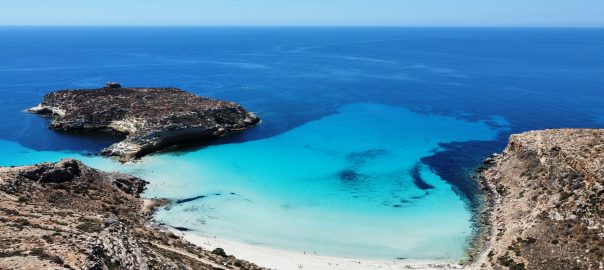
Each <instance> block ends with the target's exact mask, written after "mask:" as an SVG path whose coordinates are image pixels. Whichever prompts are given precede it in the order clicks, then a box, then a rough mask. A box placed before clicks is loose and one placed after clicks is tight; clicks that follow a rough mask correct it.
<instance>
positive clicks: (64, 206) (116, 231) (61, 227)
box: [0, 159, 260, 270]
mask: <svg viewBox="0 0 604 270" xmlns="http://www.w3.org/2000/svg"><path fill="white" fill-rule="evenodd" d="M145 184H146V182H145V181H143V180H141V179H138V178H136V177H132V176H130V175H125V174H119V173H106V172H102V171H98V170H95V169H92V168H89V167H87V166H85V165H83V164H82V163H80V162H79V161H76V160H70V159H66V160H63V161H61V162H58V163H43V164H38V165H34V166H25V167H14V168H8V167H3V168H0V269H32V270H33V269H35V270H39V269H53V270H54V269H94V270H96V269H98V270H101V269H260V268H259V267H257V266H255V265H253V264H250V263H248V262H245V261H241V260H237V259H235V258H234V257H232V256H227V255H226V254H225V253H224V251H222V250H215V251H213V252H209V251H206V250H202V249H201V248H199V247H196V246H194V245H192V244H189V243H187V242H185V241H183V240H181V239H180V238H179V237H177V236H175V235H174V234H172V233H170V232H168V231H167V230H165V229H163V228H161V227H158V226H157V225H155V224H154V223H153V222H152V221H151V213H152V210H153V208H154V206H155V205H158V204H159V203H160V202H159V201H154V200H153V201H150V200H142V199H140V198H138V195H139V194H140V193H141V192H142V191H143V190H144V186H145Z"/></svg>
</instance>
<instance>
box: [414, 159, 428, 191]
mask: <svg viewBox="0 0 604 270" xmlns="http://www.w3.org/2000/svg"><path fill="white" fill-rule="evenodd" d="M421 169H422V164H420V163H417V164H415V166H413V169H411V173H410V174H411V177H412V178H413V184H415V186H416V187H417V188H419V189H421V190H429V189H434V186H433V185H430V184H428V183H427V182H426V181H424V179H423V178H422V175H421Z"/></svg>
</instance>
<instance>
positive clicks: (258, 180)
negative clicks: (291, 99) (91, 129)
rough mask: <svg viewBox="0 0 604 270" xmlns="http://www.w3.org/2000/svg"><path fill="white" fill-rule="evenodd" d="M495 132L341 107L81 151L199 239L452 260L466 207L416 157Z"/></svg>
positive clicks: (36, 156) (13, 159) (374, 108)
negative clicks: (131, 156)
mask: <svg viewBox="0 0 604 270" xmlns="http://www.w3.org/2000/svg"><path fill="white" fill-rule="evenodd" d="M443 131H445V132H443ZM496 135H497V130H494V129H493V128H492V127H490V126H489V125H487V124H486V123H485V122H482V121H477V122H468V121H462V120H459V119H456V118H452V117H446V116H438V115H426V114H418V113H414V112H411V111H409V110H407V109H404V108H398V107H392V106H387V105H380V104H352V105H347V106H344V107H341V108H340V109H339V110H338V111H337V113H335V114H333V115H329V116H325V117H323V118H321V119H318V120H316V121H312V122H309V123H307V124H305V125H302V126H300V127H298V128H295V129H292V130H290V131H288V132H285V133H283V134H280V135H278V136H274V137H270V138H266V139H262V140H257V141H249V142H244V143H232V144H223V145H217V146H210V147H205V148H202V149H199V150H196V151H192V152H181V153H176V154H169V153H168V154H157V155H153V156H150V157H146V158H144V159H143V160H142V161H141V162H138V163H134V164H127V165H123V166H122V165H119V164H118V163H115V162H112V161H109V160H107V159H104V158H100V157H80V158H82V159H83V160H84V161H85V162H86V163H88V164H90V165H92V166H94V167H96V168H101V169H105V170H119V171H124V172H129V173H132V174H135V175H137V176H140V177H143V178H144V179H147V180H148V181H150V182H151V184H150V185H149V188H148V190H147V191H146V193H145V197H164V198H170V199H172V200H173V204H172V205H170V206H168V207H166V208H164V209H162V210H160V211H159V212H158V213H157V220H158V221H160V222H162V223H165V224H167V225H171V226H176V227H185V228H188V229H190V230H193V231H195V232H198V233H201V234H204V235H210V236H214V235H215V236H218V237H221V238H226V239H230V240H237V241H244V242H248V243H256V244H264V245H268V246H272V247H281V248H286V249H291V250H297V251H307V252H317V253H319V254H324V255H332V256H345V257H362V258H379V259H394V258H432V259H434V258H438V259H441V258H444V259H459V258H461V257H462V256H463V252H464V248H465V244H466V241H467V239H468V237H469V236H470V235H471V232H472V228H471V223H470V217H471V214H470V212H469V210H468V209H467V206H466V205H465V204H464V202H463V201H462V200H461V198H460V197H459V196H458V195H457V194H456V193H455V192H454V191H453V190H452V188H451V186H450V185H449V184H447V183H446V182H444V181H443V180H442V179H440V178H439V177H438V176H437V175H435V174H434V173H433V172H432V171H431V170H430V169H429V168H428V167H427V166H426V165H424V164H422V163H421V161H420V159H421V158H422V157H425V156H429V155H431V153H432V151H433V150H435V149H437V148H438V144H439V143H447V142H463V141H470V140H485V141H488V140H493V139H494V138H495V137H496ZM4 144H6V143H4ZM3 147H4V149H7V148H8V146H7V145H3ZM12 151H13V152H14V153H12V154H10V155H6V156H5V157H4V158H2V159H0V163H1V164H15V165H16V164H28V163H34V162H39V161H44V160H57V159H58V158H60V157H64V156H70V154H68V153H62V152H37V151H32V150H24V149H20V148H19V147H16V146H14V145H13V150H12ZM73 155H76V156H77V155H78V154H71V156H73ZM7 157H10V158H7Z"/></svg>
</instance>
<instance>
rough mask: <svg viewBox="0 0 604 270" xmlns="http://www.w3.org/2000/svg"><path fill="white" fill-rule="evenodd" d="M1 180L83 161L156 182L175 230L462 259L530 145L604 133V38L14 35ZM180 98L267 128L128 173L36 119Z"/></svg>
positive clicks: (1, 70)
mask: <svg viewBox="0 0 604 270" xmlns="http://www.w3.org/2000/svg"><path fill="white" fill-rule="evenodd" d="M0 40H1V41H2V42H0V165H25V164H32V163H37V162H43V161H56V160H59V159H60V158H63V157H77V158H79V159H82V160H84V161H85V162H86V163H87V164H89V165H91V166H94V167H97V168H100V169H105V170H119V171H124V172H130V173H133V174H135V175H138V176H141V177H144V178H145V179H147V180H149V181H150V182H151V184H150V186H149V188H148V190H147V192H146V193H145V196H148V197H156V196H157V197H167V198H171V199H173V200H174V204H173V205H171V206H170V207H169V208H167V209H164V210H162V211H160V212H159V213H158V214H157V218H158V219H159V220H160V221H161V222H164V223H166V224H169V225H173V226H177V227H185V228H188V229H191V230H194V232H197V233H202V234H207V235H216V236H219V237H223V238H228V239H232V240H239V241H246V242H250V243H259V244H264V245H267V246H271V247H282V248H287V249H291V250H298V251H307V252H311V251H317V252H318V253H319V254H325V255H335V256H346V257H362V258H387V259H392V258H397V257H408V258H451V259H458V258H459V257H461V256H462V253H463V249H464V247H465V246H466V241H467V239H468V236H469V235H470V233H471V231H472V228H471V224H470V217H471V212H470V211H469V210H468V208H470V207H472V206H475V205H476V202H477V200H476V194H477V193H478V191H477V189H476V186H475V185H474V182H473V181H472V180H471V179H469V175H470V174H471V173H472V172H473V169H474V168H475V167H476V166H478V165H479V164H481V161H482V160H483V159H484V158H485V157H486V156H487V155H488V154H491V153H493V152H500V151H501V150H502V149H503V147H504V146H505V145H506V142H507V137H508V136H509V135H510V134H512V133H518V132H523V131H526V130H532V129H544V128H562V127H604V106H603V105H602V104H604V95H603V94H602V85H604V30H603V29H579V28H572V29H571V28H569V29H553V28H547V29H538V28H535V29H526V28H524V29H520V28H354V27H351V28H315V27H309V28H288V27H282V28H281V27H274V28H262V27H258V28H256V27H249V28H237V27H208V28H204V27H142V28H137V27H0ZM106 81H118V82H120V83H122V85H125V86H131V87H136V86H157V87H163V86H165V87H179V88H182V89H186V90H188V91H191V92H193V93H196V94H199V95H203V96H208V97H212V98H219V99H227V100H233V101H236V102H239V103H241V104H242V105H243V106H244V107H245V108H247V109H249V110H250V111H254V112H257V113H258V115H259V116H260V117H261V118H262V120H263V122H262V123H261V124H260V125H259V126H258V127H256V128H254V129H251V130H248V131H246V132H242V133H238V134H234V135H232V136H228V137H224V138H221V139H217V140H212V141H211V142H207V144H208V145H212V146H208V145H206V146H205V147H197V148H189V149H187V150H183V149H180V150H179V152H168V153H158V154H156V155H153V156H149V157H146V158H144V159H143V160H142V161H141V162H138V163H135V164H127V165H120V164H119V163H117V162H115V161H112V160H110V159H105V158H102V157H98V156H89V155H87V153H98V152H99V151H100V150H101V149H102V148H104V147H106V146H107V145H109V144H111V143H113V142H115V141H117V140H118V138H115V137H107V136H105V135H98V136H91V134H86V135H82V134H73V133H62V132H55V131H52V130H48V128H47V126H48V120H46V119H44V118H43V117H39V116H36V115H31V114H28V113H24V112H23V110H24V109H25V108H28V107H31V106H34V105H36V104H38V103H39V102H40V101H41V99H42V97H43V95H44V94H46V93H48V92H50V91H54V90H59V89H67V88H95V87H99V86H101V85H103V83H104V82H106Z"/></svg>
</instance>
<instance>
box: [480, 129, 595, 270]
mask: <svg viewBox="0 0 604 270" xmlns="http://www.w3.org/2000/svg"><path fill="white" fill-rule="evenodd" d="M477 180H478V181H479V182H480V184H481V187H482V189H483V194H484V199H485V200H484V202H483V208H482V209H480V210H479V211H481V212H480V217H481V218H480V227H481V228H480V230H481V232H480V233H481V234H480V237H479V238H478V239H477V241H476V243H477V244H476V248H477V249H476V250H482V252H474V253H473V254H472V256H471V259H472V264H471V267H470V268H475V269H495V270H499V269H514V270H520V269H604V259H603V258H604V130H602V129H560V130H542V131H531V132H526V133H522V134H517V135H512V136H511V138H510V140H509V144H508V146H507V147H506V149H505V150H504V151H503V153H502V154H496V155H493V156H491V157H490V158H488V159H487V160H485V162H484V165H483V166H482V167H481V168H480V169H479V170H478V172H477Z"/></svg>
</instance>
